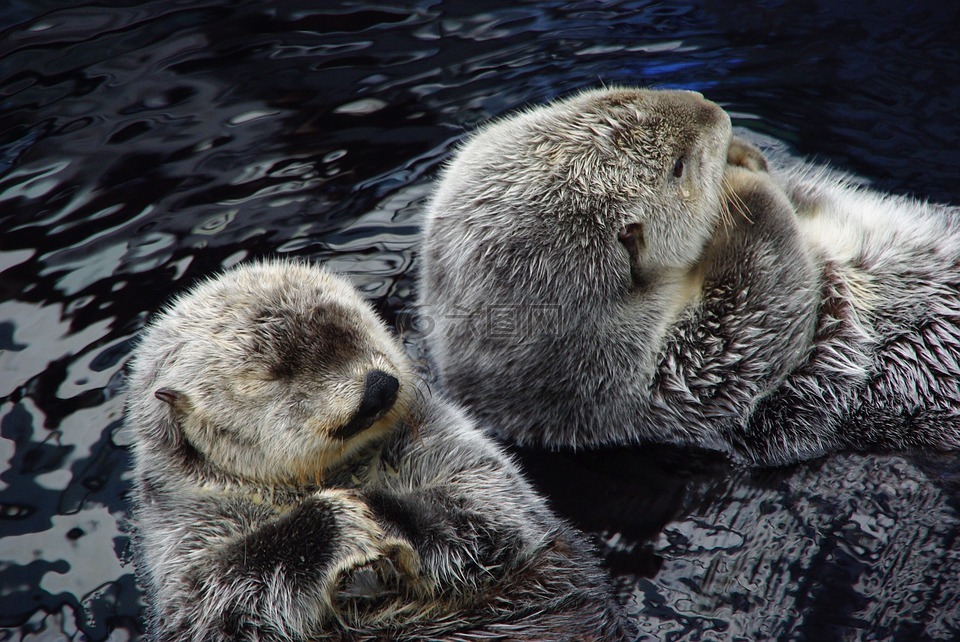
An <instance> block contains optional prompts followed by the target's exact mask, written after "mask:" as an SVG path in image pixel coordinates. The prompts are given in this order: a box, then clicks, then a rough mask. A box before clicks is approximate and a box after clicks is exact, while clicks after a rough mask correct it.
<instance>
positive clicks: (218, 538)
mask: <svg viewBox="0 0 960 642" xmlns="http://www.w3.org/2000/svg"><path fill="white" fill-rule="evenodd" d="M127 421H128V424H129V425H130V427H131V428H132V430H133V432H134V434H135V441H134V473H135V485H136V495H135V506H134V511H133V516H134V519H135V521H136V524H137V530H138V536H137V545H138V564H137V566H138V575H139V576H140V578H141V582H142V583H143V585H144V588H145V589H146V596H147V600H148V605H149V613H150V619H149V627H148V628H149V629H150V631H151V634H152V636H153V639H156V640H196V639H203V640H278V641H280V640H282V641H300V640H316V639H329V640H382V639H391V640H421V639H431V640H476V639H516V640H533V639H571V640H572V639H577V640H621V639H628V638H629V633H630V632H631V627H630V626H629V625H628V624H626V623H625V622H624V621H623V620H622V614H621V611H620V607H619V606H618V605H617V604H616V602H615V601H614V599H613V598H612V597H611V594H610V589H609V586H608V583H607V579H606V578H605V576H604V574H603V573H602V571H601V570H600V569H599V566H598V564H597V562H596V560H595V559H594V558H593V556H592V552H591V548H590V546H589V545H588V544H587V543H586V541H585V540H584V538H583V536H582V535H581V534H579V533H578V532H576V531H574V530H573V529H572V528H571V527H569V526H567V525H565V524H564V523H562V522H561V521H559V520H558V519H557V518H556V517H554V515H553V514H552V513H551V512H550V511H549V509H548V508H547V507H546V506H545V504H544V502H543V500H542V499H541V498H540V497H539V496H538V495H537V494H536V493H535V491H533V490H532V488H531V487H530V486H529V485H528V483H527V482H526V481H525V480H524V478H523V477H522V475H521V474H520V472H519V471H518V469H517V467H516V466H515V465H514V463H513V462H512V461H511V460H510V459H509V458H508V457H507V456H506V455H505V454H504V453H503V452H502V451H501V450H500V449H499V448H498V447H497V446H496V445H495V444H493V443H492V442H491V441H490V440H489V439H488V438H486V437H485V436H483V435H482V434H481V433H480V432H479V431H478V430H477V429H476V428H475V427H474V425H473V423H472V421H471V420H470V419H469V418H468V417H467V416H465V415H464V414H463V413H462V412H461V411H460V410H459V409H458V408H457V407H456V406H453V405H452V404H450V403H448V402H446V401H444V400H443V399H440V398H437V397H432V396H430V395H429V393H428V392H427V391H426V390H425V389H423V388H422V387H420V384H419V383H418V382H417V380H416V378H415V377H414V375H413V373H412V372H411V370H410V365H409V363H408V362H407V360H406V358H405V356H404V355H403V353H402V351H401V348H400V347H399V345H398V343H397V342H396V341H395V340H393V339H392V338H391V337H390V336H389V334H388V332H387V331H386V329H385V327H384V326H383V324H382V322H381V321H379V320H378V319H377V318H376V316H375V314H374V313H373V310H372V309H371V308H370V307H369V305H367V304H366V303H365V302H364V301H363V300H362V299H361V298H360V297H359V295H358V294H357V293H356V292H355V291H354V290H353V289H352V288H350V287H349V286H348V285H346V284H345V283H344V282H343V281H341V280H340V279H338V278H335V277H333V276H332V275H330V274H328V273H326V272H324V271H323V270H321V269H319V268H312V267H308V266H306V265H300V264H295V263H284V262H274V263H264V264H257V265H253V266H247V267H241V268H237V269H235V270H232V271H230V272H227V273H225V274H224V275H222V276H221V277H220V278H218V279H215V280H211V281H209V282H206V283H204V284H202V285H200V286H198V287H197V288H195V289H194V290H192V291H191V292H189V293H188V294H187V295H185V296H183V297H181V298H180V299H178V300H177V301H175V302H174V304H173V305H172V306H171V307H170V308H169V309H167V310H166V311H165V312H164V313H163V314H161V315H160V316H159V317H158V318H157V319H156V320H154V321H153V322H152V324H151V325H150V326H149V327H148V328H147V329H146V330H145V332H144V334H143V337H142V340H141V343H140V344H139V346H138V347H137V350H136V353H135V358H134V365H133V368H132V372H131V378H130V385H129V402H128V418H127Z"/></svg>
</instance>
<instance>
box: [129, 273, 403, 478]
mask: <svg viewBox="0 0 960 642" xmlns="http://www.w3.org/2000/svg"><path fill="white" fill-rule="evenodd" d="M148 366H151V367H152V368H153V369H154V370H153V376H151V377H149V378H148V379H146V380H144V381H143V382H142V383H140V384H137V385H136V386H135V389H134V390H132V391H131V394H135V395H140V397H142V398H139V399H137V400H136V402H135V403H137V404H140V405H145V404H150V405H151V406H152V410H153V411H154V412H156V413H157V417H156V419H157V421H154V422H145V421H143V420H140V421H138V423H140V424H144V423H154V424H155V425H160V426H167V429H168V431H173V433H174V434H170V435H166V437H167V442H168V443H169V444H170V445H171V447H174V446H177V445H179V446H180V447H183V448H187V449H188V450H189V451H190V452H193V453H195V455H196V456H198V457H199V458H200V459H201V460H202V462H203V464H204V465H205V466H208V467H212V468H213V469H215V470H216V471H218V472H221V473H225V474H227V475H229V476H235V477H240V478H243V479H247V480H254V481H258V482H262V483H297V482H300V483H302V482H304V481H307V480H321V479H322V478H323V476H324V473H325V472H326V471H327V470H329V469H330V468H331V467H334V466H336V465H337V464H338V463H340V462H341V461H343V460H344V459H345V458H348V457H350V456H351V454H353V453H355V452H357V451H358V450H359V449H360V448H362V447H363V446H364V445H366V444H369V443H370V442H371V441H372V440H375V439H377V438H379V437H382V436H383V435H385V434H386V433H387V432H389V431H390V429H391V428H393V427H394V426H396V425H397V423H398V421H400V420H401V418H402V415H403V414H404V412H405V409H406V407H407V401H408V399H409V397H410V395H411V390H410V389H411V386H412V383H411V374H410V368H409V364H408V361H407V359H406V357H405V355H404V354H403V351H402V349H401V347H400V346H399V345H398V343H397V342H396V341H395V340H394V339H393V338H392V337H391V336H390V334H389V332H388V331H387V329H386V327H385V326H384V324H383V323H382V321H380V320H379V319H378V318H377V316H376V315H375V313H374V312H373V310H372V309H371V307H370V306H369V305H368V304H367V303H366V302H365V301H364V300H363V299H361V298H360V296H359V295H358V294H357V292H356V291H355V290H354V289H353V288H352V287H350V286H349V285H348V284H347V283H345V282H344V281H343V280H341V279H339V278H337V277H335V276H333V275H331V274H329V273H327V272H325V271H324V270H322V269H320V268H316V267H310V266H307V265H303V264H298V263H293V262H270V263H260V264H254V265H248V266H243V267H240V268H236V269H234V270H232V271H229V272H227V273H225V274H223V275H222V276H221V277H219V278H216V279H213V280H211V281H208V282H206V283H204V284H202V285H200V286H199V287H197V288H195V289H194V290H192V291H191V292H189V293H187V295H186V296H184V297H182V298H181V299H179V300H178V301H176V302H175V304H174V305H173V307H172V308H171V309H169V310H167V311H166V312H165V313H164V314H163V315H162V316H161V317H160V318H159V319H158V320H157V321H155V322H154V324H153V325H152V327H151V328H150V329H149V330H148V331H147V332H146V333H145V336H144V339H143V343H142V344H141V346H140V348H139V352H138V357H137V361H136V368H135V370H139V369H143V368H146V367H148ZM134 381H135V382H136V381H137V379H136V377H134ZM155 441H156V440H155Z"/></svg>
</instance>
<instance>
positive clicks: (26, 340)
mask: <svg viewBox="0 0 960 642" xmlns="http://www.w3.org/2000/svg"><path fill="white" fill-rule="evenodd" d="M957 24H960V8H954V7H952V6H950V5H949V3H932V2H930V3H913V4H908V5H903V4H902V3H894V2H881V3H872V4H871V8H870V10H869V11H864V10H863V9H862V5H861V4H857V3H839V4H838V3H833V2H826V0H806V1H802V2H794V3H785V2H768V3H763V4H762V5H761V6H747V5H743V6H732V5H730V4H729V3H723V4H721V3H717V2H712V1H711V0H702V1H700V2H690V3H683V4H669V3H655V2H604V3H595V2H557V1H554V2H541V3H524V2H516V1H515V0H514V1H511V2H503V1H494V2H487V3H483V5H482V8H481V5H478V4H475V3H460V2H438V1H423V2H414V3H408V5H406V6H405V8H403V9H400V8H398V7H395V6H393V5H390V4H374V3H367V4H362V3H352V2H347V1H345V0H344V1H342V2H336V3H316V2H308V1H306V0H303V1H299V2H297V1H291V0H281V1H279V2H266V1H265V0H250V1H246V2H225V1H223V0H220V1H206V2H205V1H201V0H152V1H136V2H134V1H128V2H124V1H115V2H110V3H101V4H84V5H80V3H67V2H63V1H62V0H59V1H57V0H11V1H10V2H8V3H7V4H6V5H5V6H4V9H3V10H2V11H0V271H2V279H0V293H2V297H0V372H2V378H0V452H2V454H3V459H4V461H5V462H6V463H5V466H4V469H3V471H2V472H0V535H2V539H0V627H3V628H2V629H0V639H64V638H67V639H91V640H103V639H106V638H107V637H108V636H109V637H111V639H116V640H121V639H125V638H132V637H137V636H138V635H139V632H140V628H139V623H138V617H139V613H140V609H141V604H140V596H139V593H138V590H137V587H136V585H135V581H134V578H133V570H132V567H131V566H130V564H129V563H128V562H127V547H128V537H127V535H126V533H125V532H124V530H123V518H124V511H125V507H126V504H125V502H126V495H127V493H128V491H129V474H128V460H127V458H128V455H127V438H126V436H125V435H124V433H123V430H122V412H123V374H124V371H123V368H124V364H125V362H126V360H127V358H128V357H129V355H130V351H131V350H132V347H133V345H134V341H135V336H136V333H137V331H138V330H139V329H140V328H141V327H142V326H143V324H144V323H145V321H146V319H147V318H148V316H149V314H151V313H152V312H153V311H155V310H156V309H157V308H158V307H159V306H160V305H161V304H162V303H163V302H164V301H165V300H166V299H167V298H168V297H169V296H171V295H172V294H174V293H176V292H178V291H181V290H182V289H184V288H185V287H187V286H189V285H190V284H192V283H194V282H195V281H197V280H198V279H200V278H203V277H205V276H207V275H209V274H211V273H214V272H216V271H218V270H220V269H223V268H225V267H229V266H231V265H234V264H236V263H238V262H240V261H243V260H248V259H252V258H257V257H262V256H268V255H276V254H283V255H296V256H305V257H310V258H312V259H316V260H320V261H324V262H327V263H328V264H329V265H331V266H332V267H333V268H334V269H336V270H338V271H340V272H342V273H345V274H347V275H348V276H349V277H350V278H351V280H352V281H353V282H354V283H356V284H357V285H358V287H360V288H361V289H362V290H363V291H364V292H365V293H366V294H367V295H368V296H369V297H370V298H371V299H372V300H373V301H374V302H375V304H376V305H377V306H378V308H379V309H380V310H381V312H382V313H383V315H384V316H385V317H386V318H387V319H388V320H389V321H390V322H398V321H399V319H398V315H400V313H401V312H402V311H403V310H404V309H405V308H406V307H407V306H409V305H410V304H411V303H412V301H413V298H414V297H413V288H414V275H415V271H416V261H417V255H416V244H417V238H418V234H419V221H420V218H419V217H420V214H421V205H422V203H423V201H424V199H425V198H426V196H427V194H428V190H429V182H430V180H431V178H432V176H433V175H434V173H435V171H436V170H437V168H438V167H439V166H440V164H441V163H442V161H443V160H444V159H445V158H446V157H447V156H448V155H449V153H450V151H451V149H452V148H453V146H454V145H455V144H456V142H457V141H458V140H459V139H461V138H462V136H463V135H464V134H465V133H466V132H467V131H469V129H470V128H472V127H473V126H475V125H477V124H478V123H480V122H483V121H485V120H487V119H489V118H492V117H495V116H497V115H499V114H502V113H504V112H506V111H508V110H510V109H514V108H518V107H522V106H523V105H526V104H533V103H540V102H544V101H547V100H550V99H552V98H554V97H556V96H559V95H564V94H567V93H570V92H572V91H575V90H577V89H579V88H581V87H585V86H598V85H600V84H631V85H654V86H662V87H684V88H689V89H697V90H699V91H702V92H704V93H705V94H707V95H708V97H710V98H712V99H714V100H716V101H718V102H720V103H721V104H722V105H724V106H725V107H726V108H727V109H728V110H729V111H730V112H731V113H732V114H733V117H734V121H735V124H737V125H739V126H741V127H745V128H748V129H750V130H752V131H754V132H756V133H757V134H760V135H765V136H767V137H772V138H774V139H777V140H779V141H781V142H782V143H783V144H784V145H785V146H787V147H788V148H789V149H790V150H791V151H792V152H793V153H798V154H802V155H813V156H816V157H818V158H820V159H821V160H823V161H827V162H831V163H833V164H835V165H837V166H839V167H842V168H844V169H847V170H850V171H853V172H856V173H858V174H860V175H862V176H864V177H866V178H868V179H870V180H872V181H874V182H875V183H876V185H877V186H878V187H880V188H882V189H885V190H890V191H894V192H900V193H907V192H912V193H916V194H919V195H921V196H925V197H929V198H932V199H934V200H938V201H944V202H952V203H953V204H957V203H960V193H958V192H957V188H956V176H957V172H958V169H960V153H958V152H957V148H956V141H958V140H960V120H958V119H957V118H956V117H955V111H956V106H957V105H958V104H960V64H958V57H960V53H958V49H957V47H956V41H955V38H954V37H953V31H954V27H955V25H957ZM407 339H408V347H409V348H410V350H411V352H412V353H413V354H414V355H417V354H419V353H418V347H419V344H418V342H417V340H416V339H417V337H416V334H415V333H413V334H412V335H410V336H408V337H407ZM518 455H519V456H520V457H521V459H522V461H523V462H524V464H525V465H526V467H527V468H528V470H529V471H530V474H531V476H532V477H533V478H534V480H535V482H536V483H537V484H538V485H539V486H540V487H541V488H542V489H543V490H544V491H545V493H547V494H548V495H549V496H550V498H551V502H552V503H553V505H554V506H555V507H556V508H557V510H558V511H560V512H561V513H563V514H564V515H566V516H567V517H568V518H570V519H571V520H573V521H575V522H577V523H578V524H580V525H581V526H582V527H583V528H585V529H586V530H588V531H590V532H591V533H594V534H595V535H596V537H597V541H598V545H599V547H600V549H601V551H602V552H603V553H604V556H605V559H606V560H607V563H608V565H609V567H610V568H611V570H612V572H613V573H614V575H615V577H616V578H617V581H618V586H619V587H620V589H621V592H622V594H623V596H624V598H625V599H626V600H627V601H628V605H629V608H630V610H631V612H633V613H634V614H636V615H637V616H638V618H639V619H640V621H641V623H642V627H643V630H644V632H645V635H646V636H648V637H649V638H651V639H664V640H758V639H778V640H832V639H845V640H854V639H856V640H887V639H889V640H904V641H906V640H910V641H913V640H927V639H937V640H950V639H956V638H957V637H958V636H960V597H958V585H960V582H958V581H957V580H956V578H957V577H958V571H960V560H958V557H960V544H958V542H957V541H956V540H957V535H958V533H960V525H958V523H957V519H958V518H957V508H958V507H957V504H956V502H957V491H958V480H960V467H958V464H957V461H956V459H955V458H953V457H934V456H927V457H923V458H918V457H882V456H861V455H840V456H835V457H831V458H828V459H825V460H823V461H819V462H814V463H811V464H806V465H802V466H795V467H792V468H787V469H783V470H775V471H759V472H758V471H753V472H751V471H745V470H741V469H736V468H732V467H730V466H729V465H728V464H726V463H725V462H724V461H722V460H719V459H717V458H716V457H714V456H712V455H709V454H707V453H697V452H691V451H689V450H683V451H681V450H677V449H672V448H667V447H662V446H655V447H649V448H644V449H637V450H615V449H610V450H604V451H597V452H590V453H581V454H577V455H573V454H570V453H544V452H534V451H519V452H518Z"/></svg>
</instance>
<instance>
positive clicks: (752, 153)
mask: <svg viewBox="0 0 960 642" xmlns="http://www.w3.org/2000/svg"><path fill="white" fill-rule="evenodd" d="M727 165H733V166H735V167H743V168H745V169H749V170H752V171H754V172H766V171H767V169H768V167H767V159H766V158H764V157H763V153H762V152H761V151H760V149H759V148H758V147H757V146H756V145H754V144H753V143H749V142H747V141H745V140H743V139H742V138H737V137H736V136H734V137H733V139H731V141H730V147H729V148H727Z"/></svg>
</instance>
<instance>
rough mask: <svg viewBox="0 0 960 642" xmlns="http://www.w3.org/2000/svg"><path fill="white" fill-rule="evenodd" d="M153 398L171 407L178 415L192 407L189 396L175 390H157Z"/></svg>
mask: <svg viewBox="0 0 960 642" xmlns="http://www.w3.org/2000/svg"><path fill="white" fill-rule="evenodd" d="M153 396H154V397H156V398H157V399H159V400H160V401H162V402H163V403H165V404H167V405H169V406H170V407H171V408H173V410H174V412H176V413H177V414H180V413H183V412H186V411H187V410H188V409H189V407H190V400H189V399H188V398H187V395H185V394H184V393H182V392H180V391H179V390H174V389H173V388H157V389H156V390H155V391H154V392H153Z"/></svg>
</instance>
